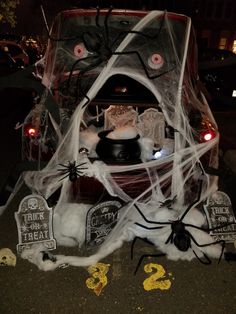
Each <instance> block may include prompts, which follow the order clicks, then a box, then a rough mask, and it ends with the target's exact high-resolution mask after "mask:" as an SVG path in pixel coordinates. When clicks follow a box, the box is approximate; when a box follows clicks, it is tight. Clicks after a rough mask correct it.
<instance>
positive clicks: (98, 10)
mask: <svg viewBox="0 0 236 314" xmlns="http://www.w3.org/2000/svg"><path fill="white" fill-rule="evenodd" d="M96 9H97V14H96V17H95V24H96V26H97V27H101V26H100V24H99V17H100V7H99V6H97V8H96Z"/></svg>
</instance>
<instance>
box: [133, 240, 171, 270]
mask: <svg viewBox="0 0 236 314" xmlns="http://www.w3.org/2000/svg"><path fill="white" fill-rule="evenodd" d="M138 239H139V240H142V241H143V242H145V243H147V244H150V245H152V246H153V245H154V244H153V243H152V242H151V241H149V240H148V239H147V238H140V237H135V238H134V240H133V241H132V244H131V260H133V256H134V254H133V253H134V252H133V251H134V245H135V243H136V241H137V240H138ZM165 255H166V254H164V253H159V254H144V255H142V256H141V257H140V259H139V261H138V264H137V266H136V268H135V271H134V275H136V273H137V272H138V269H139V267H140V265H141V263H142V261H143V259H144V258H146V257H161V256H165Z"/></svg>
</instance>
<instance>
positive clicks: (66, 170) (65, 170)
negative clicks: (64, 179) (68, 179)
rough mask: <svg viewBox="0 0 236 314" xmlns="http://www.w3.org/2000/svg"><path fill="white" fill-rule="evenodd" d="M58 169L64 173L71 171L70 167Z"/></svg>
mask: <svg viewBox="0 0 236 314" xmlns="http://www.w3.org/2000/svg"><path fill="white" fill-rule="evenodd" d="M57 171H60V172H62V174H64V173H67V172H70V171H69V169H57Z"/></svg>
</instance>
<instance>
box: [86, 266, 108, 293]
mask: <svg viewBox="0 0 236 314" xmlns="http://www.w3.org/2000/svg"><path fill="white" fill-rule="evenodd" d="M109 267H110V264H103V263H97V264H96V265H93V266H90V267H89V268H88V272H89V273H90V275H91V276H92V277H90V278H88V279H87V280H86V285H87V287H88V288H89V289H92V290H93V291H94V293H95V294H96V295H97V296H99V295H100V293H101V292H102V290H103V288H104V287H105V286H106V285H107V276H106V274H107V272H108V270H109Z"/></svg>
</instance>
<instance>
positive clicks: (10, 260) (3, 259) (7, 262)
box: [0, 248, 16, 266]
mask: <svg viewBox="0 0 236 314" xmlns="http://www.w3.org/2000/svg"><path fill="white" fill-rule="evenodd" d="M0 266H16V256H15V254H13V253H12V251H11V250H10V249H8V248H4V249H1V250H0Z"/></svg>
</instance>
